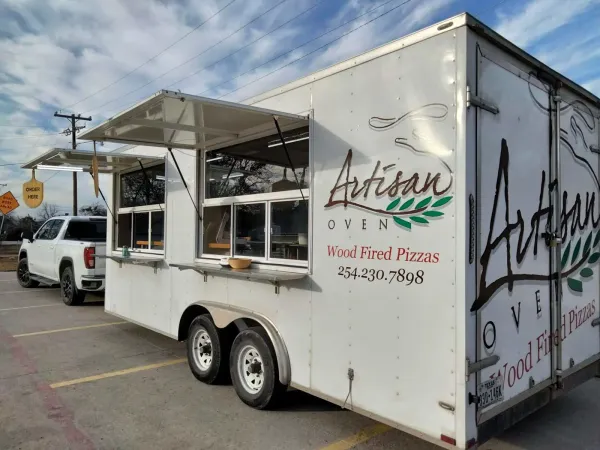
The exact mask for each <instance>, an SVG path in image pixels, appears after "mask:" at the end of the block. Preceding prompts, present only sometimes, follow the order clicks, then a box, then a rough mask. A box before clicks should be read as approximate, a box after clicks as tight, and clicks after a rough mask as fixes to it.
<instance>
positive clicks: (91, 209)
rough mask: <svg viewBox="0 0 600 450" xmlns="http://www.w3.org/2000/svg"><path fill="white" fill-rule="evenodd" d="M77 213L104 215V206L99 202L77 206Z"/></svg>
mask: <svg viewBox="0 0 600 450" xmlns="http://www.w3.org/2000/svg"><path fill="white" fill-rule="evenodd" d="M79 214H81V215H82V216H106V208H105V207H104V205H103V204H102V203H100V202H95V203H92V204H91V205H87V206H82V207H81V208H79Z"/></svg>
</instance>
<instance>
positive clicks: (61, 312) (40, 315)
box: [0, 273, 600, 450]
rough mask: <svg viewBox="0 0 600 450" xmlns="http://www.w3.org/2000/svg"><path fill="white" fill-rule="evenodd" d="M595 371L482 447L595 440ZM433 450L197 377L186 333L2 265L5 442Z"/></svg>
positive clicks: (1, 418) (319, 404)
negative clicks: (255, 403) (32, 283)
mask: <svg viewBox="0 0 600 450" xmlns="http://www.w3.org/2000/svg"><path fill="white" fill-rule="evenodd" d="M598 417H600V379H594V380H592V381H590V382H588V383H587V384H585V385H583V386H582V387H580V388H578V389H577V390H575V391H573V392H572V393H570V394H569V395H567V396H565V397H564V398H562V399H560V400H558V401H557V402H555V403H554V404H553V405H550V406H549V407H547V408H545V409H544V410H542V411H540V412H539V413H537V414H535V415H533V416H532V417H530V418H529V419H527V420H525V421H524V422H522V423H521V424H519V425H518V426H516V427H515V428H513V429H512V430H510V431H509V432H508V433H506V434H505V435H503V436H501V437H500V438H499V439H496V440H494V441H491V442H488V443H486V444H484V445H483V446H482V447H481V448H483V449H486V450H492V449H498V450H517V449H528V450H529V449H531V450H538V449H540V450H541V449H544V450H546V449H550V450H553V449H570V448H573V449H574V448H577V449H592V448H593V449H598V448H600V428H599V427H598V422H597V418H598ZM155 448H156V449H188V448H190V449H191V448H194V449H239V448H254V449H286V450H297V449H298V450H304V449H322V450H343V449H349V448H353V449H356V450H375V449H409V450H413V449H414V450H434V449H436V448H438V447H435V446H433V445H431V444H428V443H425V442H423V441H420V440H418V439H416V438H413V437H411V436H409V435H407V434H404V433H401V432H399V431H395V430H390V429H389V428H388V427H385V426H383V425H380V424H377V423H375V422H373V421H371V420H369V419H366V418H363V417H362V416H359V415H357V414H354V413H352V412H350V411H344V410H341V409H340V408H338V407H336V406H333V405H331V404H329V403H327V402H324V401H321V400H318V399H315V398H313V397H311V396H309V395H306V394H303V393H301V392H298V391H293V392H290V393H288V396H287V401H286V403H285V404H284V405H283V407H282V408H281V409H280V410H277V411H269V412H265V411H255V410H253V409H251V408H249V407H247V406H245V405H243V404H242V403H241V402H240V401H239V400H238V398H237V396H236V394H235V392H234V390H233V388H231V386H206V385H203V384H201V383H199V382H198V381H196V379H195V378H194V377H193V376H192V375H191V373H190V372H189V369H188V367H187V363H186V362H185V349H184V345H183V344H182V343H178V342H175V341H172V340H170V339H168V338H166V337H164V336H161V335H159V334H156V333H153V332H151V331H148V330H145V329H144V328H141V327H138V326H136V325H133V324H129V323H125V322H122V321H120V320H118V319H115V318H114V317H112V316H110V315H108V314H106V313H104V306H103V302H102V298H100V297H88V298H87V299H86V302H85V303H84V305H83V306H80V307H67V306H65V305H63V303H62V301H61V299H60V297H59V292H58V289H51V288H45V289H44V288H40V289H33V290H24V289H22V288H21V287H20V286H19V285H18V284H17V282H16V278H15V276H14V274H13V273H0V449H2V450H7V449H44V450H49V449H61V450H62V449H155Z"/></svg>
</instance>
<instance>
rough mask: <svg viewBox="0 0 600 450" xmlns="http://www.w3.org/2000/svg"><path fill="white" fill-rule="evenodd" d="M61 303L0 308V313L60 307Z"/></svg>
mask: <svg viewBox="0 0 600 450" xmlns="http://www.w3.org/2000/svg"><path fill="white" fill-rule="evenodd" d="M60 305H62V303H49V304H47V305H33V306H19V307H17V308H2V309H0V311H14V310H15V309H29V308H45V307H47V306H60Z"/></svg>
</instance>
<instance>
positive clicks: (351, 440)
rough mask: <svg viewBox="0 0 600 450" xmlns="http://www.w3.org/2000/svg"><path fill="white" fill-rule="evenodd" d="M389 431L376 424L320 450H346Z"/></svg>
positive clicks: (386, 427) (385, 426) (383, 426)
mask: <svg viewBox="0 0 600 450" xmlns="http://www.w3.org/2000/svg"><path fill="white" fill-rule="evenodd" d="M391 429H392V428H391V427H388V426H387V425H384V424H382V423H378V424H376V425H372V426H370V427H367V428H364V429H362V430H360V431H359V432H358V433H356V434H353V435H352V436H348V437H347V438H344V439H341V440H339V441H337V442H334V443H332V444H329V445H326V446H325V447H322V448H321V450H348V449H350V448H353V447H356V446H357V445H358V444H362V443H363V442H366V441H368V440H369V439H371V438H374V437H375V436H379V435H380V434H383V433H385V432H387V431H390V430H391Z"/></svg>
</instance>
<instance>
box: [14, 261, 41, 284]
mask: <svg viewBox="0 0 600 450" xmlns="http://www.w3.org/2000/svg"><path fill="white" fill-rule="evenodd" d="M17 280H18V281H19V284H20V285H21V286H22V287H24V288H34V287H38V286H39V284H40V283H38V282H37V281H35V280H32V279H31V275H30V273H29V265H28V264H27V258H21V259H20V260H19V264H18V265H17Z"/></svg>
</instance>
